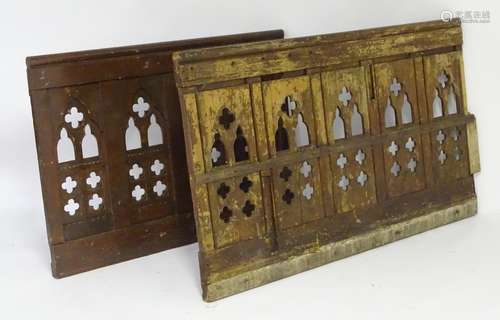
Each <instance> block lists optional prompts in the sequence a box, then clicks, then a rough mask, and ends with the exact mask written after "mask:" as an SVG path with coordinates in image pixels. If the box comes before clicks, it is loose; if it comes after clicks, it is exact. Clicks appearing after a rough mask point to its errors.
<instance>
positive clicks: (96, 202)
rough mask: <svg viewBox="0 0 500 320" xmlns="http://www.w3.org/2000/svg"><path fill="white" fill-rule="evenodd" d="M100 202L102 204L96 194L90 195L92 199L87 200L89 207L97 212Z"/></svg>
mask: <svg viewBox="0 0 500 320" xmlns="http://www.w3.org/2000/svg"><path fill="white" fill-rule="evenodd" d="M102 202H103V200H102V198H101V197H100V196H99V195H98V194H97V193H94V194H93V195H92V198H91V199H90V200H89V206H90V207H91V208H92V209H94V210H96V211H97V210H99V207H100V206H101V204H102Z"/></svg>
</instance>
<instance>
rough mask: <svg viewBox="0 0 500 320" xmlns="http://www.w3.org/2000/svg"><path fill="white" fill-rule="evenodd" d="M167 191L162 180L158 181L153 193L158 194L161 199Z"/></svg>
mask: <svg viewBox="0 0 500 320" xmlns="http://www.w3.org/2000/svg"><path fill="white" fill-rule="evenodd" d="M165 190H167V186H166V185H165V184H164V183H163V182H161V181H160V180H158V181H156V183H155V185H154V186H153V192H154V193H156V195H157V196H158V197H161V196H162V195H163V193H164V192H165Z"/></svg>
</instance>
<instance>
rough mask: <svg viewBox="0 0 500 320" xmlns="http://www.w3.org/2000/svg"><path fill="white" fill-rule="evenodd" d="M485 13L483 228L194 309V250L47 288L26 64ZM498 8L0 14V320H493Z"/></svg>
mask: <svg viewBox="0 0 500 320" xmlns="http://www.w3.org/2000/svg"><path fill="white" fill-rule="evenodd" d="M444 9H448V10H452V11H455V10H462V11H467V10H479V11H482V10H489V11H490V14H491V22H490V23H488V24H464V25H463V29H464V41H465V45H464V58H465V68H466V82H467V95H468V102H469V109H470V111H471V112H473V113H475V115H476V116H477V120H478V126H479V127H478V128H479V143H480V152H481V165H482V172H481V173H480V174H479V175H477V176H476V187H477V193H478V197H479V215H478V216H476V217H474V218H472V219H467V220H465V221H462V222H458V223H455V224H452V225H449V226H446V227H442V228H440V229H437V230H434V231H430V232H427V233H424V234H421V235H418V236H415V237H412V238H410V239H406V240H403V241H399V242H397V243H394V244H391V245H388V246H385V247H382V248H379V249H375V250H371V251H369V252H367V253H363V254H360V255H357V256H354V257H351V258H348V259H345V260H342V261H339V262H335V263H331V264H329V265H326V266H323V267H321V268H317V269H315V270H312V271H309V272H305V273H302V274H300V275H297V276H294V277H291V278H288V279H285V280H281V281H278V282H275V283H272V284H269V285H266V286H264V287H261V288H258V289H254V290H251V291H248V292H246V293H243V294H239V295H237V296H233V297H230V298H227V299H224V300H221V301H218V302H216V303H212V304H207V303H204V302H202V299H201V292H200V288H199V283H200V279H199V272H198V262H197V258H196V253H197V247H196V245H191V246H186V247H182V248H179V249H175V250H170V251H167V252H163V253H159V254H155V255H152V256H149V257H146V258H141V259H136V260H133V261H129V262H125V263H121V264H118V265H115V266H111V267H107V268H103V269H99V270H96V271H92V272H87V273H84V274H81V275H78V276H74V277H70V278H66V279H63V280H54V279H53V278H52V277H51V273H50V267H49V263H50V258H49V251H48V247H47V239H46V234H45V222H44V216H43V206H42V197H41V192H40V183H39V176H38V165H37V160H36V152H35V142H34V135H33V129H32V119H31V111H30V103H29V96H28V88H27V82H26V73H25V65H24V58H25V57H26V56H29V55H35V54H48V53H57V52H65V51H74V50H82V49H94V48H104V47H110V46H120V45H133V44H140V43H148V42H158V41H166V40H176V39H187V38H193V37H204V36H215V35H222V34H229V33H240V32H250V31H259V30H266V29H275V28H283V29H284V30H285V33H286V36H287V37H295V36H303V35H312V34H318V33H330V32H337V31H347V30H354V29H360V28H369V27H379V26H384V25H393V24H400V23H409V22H417V21H425V20H434V19H439V16H440V13H441V11H442V10H444ZM498 9H499V5H498V1H483V0H476V1H457V0H453V1H452V0H441V1H439V0H437V1H436V0H426V1H417V0H414V1H409V2H404V1H358V0H345V1H333V0H330V1H315V0H302V1H292V0H288V1H275V2H273V1H270V0H267V1H236V0H233V1H215V0H201V1H187V0H177V1H131V0H121V1H116V2H112V1H109V2H105V1H103V0H101V1H95V0H85V1H76V0H73V1H60V2H57V1H47V0H46V1H20V0H11V1H7V0H5V1H2V4H1V6H0V48H1V50H0V66H1V68H0V88H1V89H0V93H1V97H0V99H1V100H0V101H1V102H0V105H1V108H0V112H1V113H0V213H1V216H0V217H1V218H0V319H66V320H73V319H75V320H76V319H105V318H107V319H114V318H120V319H148V318H153V317H154V318H155V319H172V320H178V319H219V320H222V319H308V318H311V319H313V318H314V319H344V318H347V319H423V318H426V319H433V318H436V319H437V318H439V319H452V318H453V319H499V318H500V299H499V298H500V292H499V287H500V279H499V273H500V258H499V256H500V235H499V232H498V228H499V227H500V217H499V213H500V201H499V196H500V193H499V191H498V189H499V187H500V170H499V167H500V151H499V149H500V144H499V142H498V137H499V133H500V131H499V128H500V112H499V110H498V108H499V107H500V106H499V103H498V102H499V94H498V92H499V90H500V89H499V86H498V84H499V80H498V79H499V76H500V73H499V71H500V70H499V61H500V59H499V51H500V45H499V44H500V28H499V27H500V15H499V14H500V12H499V10H498Z"/></svg>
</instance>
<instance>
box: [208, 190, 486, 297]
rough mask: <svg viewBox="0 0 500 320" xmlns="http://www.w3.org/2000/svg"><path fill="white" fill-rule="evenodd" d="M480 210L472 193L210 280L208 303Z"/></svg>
mask: <svg viewBox="0 0 500 320" xmlns="http://www.w3.org/2000/svg"><path fill="white" fill-rule="evenodd" d="M476 213H477V198H476V196H473V197H471V198H468V199H466V200H464V201H461V202H459V203H457V204H453V205H451V206H449V207H446V208H444V209H440V210H436V211H433V212H430V213H428V214H426V215H423V216H419V217H415V218H412V219H410V220H406V221H402V222H399V223H396V224H392V225H388V226H382V227H379V228H377V229H375V230H373V231H369V232H366V233H364V234H360V235H357V236H354V237H351V238H349V239H345V240H342V241H339V242H335V243H330V244H327V245H323V246H321V247H319V248H317V249H315V250H314V251H312V252H306V253H304V254H303V255H300V256H294V257H290V258H289V259H287V260H284V261H279V262H276V263H273V264H270V265H267V266H265V267H262V268H259V269H256V270H252V271H248V272H244V273H242V274H239V275H236V276H234V277H231V278H228V279H224V280H220V281H217V282H214V283H210V284H208V285H207V286H206V289H205V290H204V293H203V297H204V300H205V301H207V302H211V301H215V300H218V299H222V298H224V297H227V296H230V295H234V294H237V293H240V292H243V291H246V290H249V289H252V288H256V287H258V286H261V285H263V284H266V283H270V282H273V281H276V280H280V279H282V278H286V277H289V276H291V275H294V274H297V273H300V272H303V271H306V270H310V269H313V268H315V267H319V266H321V265H324V264H326V263H329V262H333V261H336V260H340V259H343V258H346V257H349V256H352V255H355V254H357V253H361V252H364V251H367V250H370V249H373V248H377V247H380V246H382V245H385V244H388V243H391V242H394V241H397V240H401V239H404V238H407V237H410V236H413V235H416V234H418V233H421V232H424V231H427V230H431V229H434V228H437V227H439V226H443V225H446V224H449V223H451V222H455V221H459V220H462V219H465V218H468V217H471V216H474V215H475V214H476Z"/></svg>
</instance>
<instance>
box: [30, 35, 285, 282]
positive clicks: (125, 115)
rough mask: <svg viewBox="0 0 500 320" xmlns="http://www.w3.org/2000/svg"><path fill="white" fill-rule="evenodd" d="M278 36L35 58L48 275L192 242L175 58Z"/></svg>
mask: <svg viewBox="0 0 500 320" xmlns="http://www.w3.org/2000/svg"><path fill="white" fill-rule="evenodd" d="M279 38H283V31H282V30H273V31H264V32H256V33H246V34H237V35H231V36H221V37H212V38H202V39H193V40H183V41H174V42H163V43H154V44H147V45H138V46H129V47H120V48H111V49H102V50H94V51H83V52H71V53H64V54H55V55H46V56H36V57H29V58H27V59H26V64H27V67H28V70H27V71H28V83H29V92H30V97H31V105H32V111H33V124H34V128H35V136H36V143H37V151H38V162H39V168H40V178H41V184H42V193H43V201H44V207H45V217H46V223H47V232H48V238H49V245H50V252H51V256H52V273H53V275H54V277H56V278H60V277H65V276H68V275H72V274H75V273H79V272H83V271H87V270H91V269H94V268H97V267H101V266H106V265H109V264H113V263H116V262H120V261H124V260H128V259H132V258H136V257H139V256H144V255H148V254H151V253H154V252H158V251H162V250H166V249H169V248H174V247H177V246H181V245H185V244H189V243H192V242H195V241H196V235H195V228H194V221H193V214H192V202H191V196H190V192H189V182H188V171H187V167H186V158H185V147H184V140H183V133H182V125H181V115H180V107H179V100H178V95H177V91H176V88H175V82H174V76H173V64H172V59H171V57H172V52H173V51H176V50H182V49H190V48H200V47H208V46H218V45H225V44H233V43H242V42H251V41H260V40H269V39H279Z"/></svg>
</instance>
